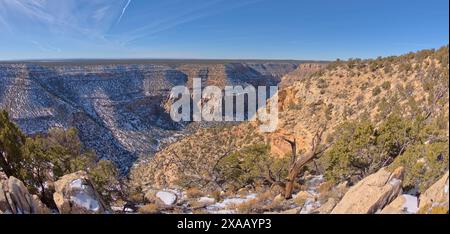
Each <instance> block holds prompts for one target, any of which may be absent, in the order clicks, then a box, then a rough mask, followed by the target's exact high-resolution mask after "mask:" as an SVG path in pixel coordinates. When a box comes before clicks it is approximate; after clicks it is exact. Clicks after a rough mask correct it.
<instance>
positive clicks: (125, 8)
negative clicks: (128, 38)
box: [117, 0, 131, 23]
mask: <svg viewBox="0 0 450 234" xmlns="http://www.w3.org/2000/svg"><path fill="white" fill-rule="evenodd" d="M130 3H131V0H128V2H127V4H126V5H125V7H124V8H123V9H122V14H121V15H120V17H119V19H118V20H117V23H120V21H121V20H122V17H123V15H124V14H125V11H127V8H128V6H129V5H130Z"/></svg>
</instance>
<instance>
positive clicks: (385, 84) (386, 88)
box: [381, 81, 391, 90]
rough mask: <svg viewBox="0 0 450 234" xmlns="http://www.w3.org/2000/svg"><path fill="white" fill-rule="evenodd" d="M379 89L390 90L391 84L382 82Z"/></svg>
mask: <svg viewBox="0 0 450 234" xmlns="http://www.w3.org/2000/svg"><path fill="white" fill-rule="evenodd" d="M381 88H383V89H384V90H389V89H391V82H389V81H385V82H383V84H381Z"/></svg>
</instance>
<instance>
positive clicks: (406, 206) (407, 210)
mask: <svg viewBox="0 0 450 234" xmlns="http://www.w3.org/2000/svg"><path fill="white" fill-rule="evenodd" d="M417 211H418V199H417V197H415V196H411V195H407V194H403V195H400V196H398V197H397V198H396V199H395V200H394V201H393V202H391V203H390V204H389V205H387V206H386V207H384V209H383V210H382V211H381V212H380V214H415V213H417Z"/></svg>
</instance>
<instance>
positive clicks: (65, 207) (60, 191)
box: [53, 171, 109, 214]
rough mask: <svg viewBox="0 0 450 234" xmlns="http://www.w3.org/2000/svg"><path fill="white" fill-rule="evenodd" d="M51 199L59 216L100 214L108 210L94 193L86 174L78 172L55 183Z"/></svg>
mask: <svg viewBox="0 0 450 234" xmlns="http://www.w3.org/2000/svg"><path fill="white" fill-rule="evenodd" d="M55 191H56V192H55V193H54V194H53V199H54V201H55V204H56V206H57V207H58V210H59V212H60V213H61V214H101V213H108V212H109V208H107V207H106V205H105V203H104V202H103V201H102V199H101V198H100V196H99V194H98V193H97V192H96V191H95V189H94V187H93V186H92V183H91V182H90V180H89V178H88V176H87V174H86V172H83V171H79V172H76V173H72V174H69V175H65V176H63V177H61V178H60V179H59V180H58V181H56V182H55Z"/></svg>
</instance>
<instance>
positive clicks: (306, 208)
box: [300, 175, 324, 214]
mask: <svg viewBox="0 0 450 234" xmlns="http://www.w3.org/2000/svg"><path fill="white" fill-rule="evenodd" d="M323 182H324V177H323V175H318V176H312V177H311V178H310V179H309V180H308V181H306V185H307V187H308V189H307V192H308V193H310V194H311V195H312V197H310V198H308V199H306V201H305V204H304V205H303V208H302V210H301V211H300V214H309V213H311V212H312V211H314V210H316V209H318V208H320V206H321V205H322V204H321V203H320V202H319V201H317V199H315V197H317V196H318V195H319V193H318V192H317V188H318V187H319V185H320V184H321V183H323Z"/></svg>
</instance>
